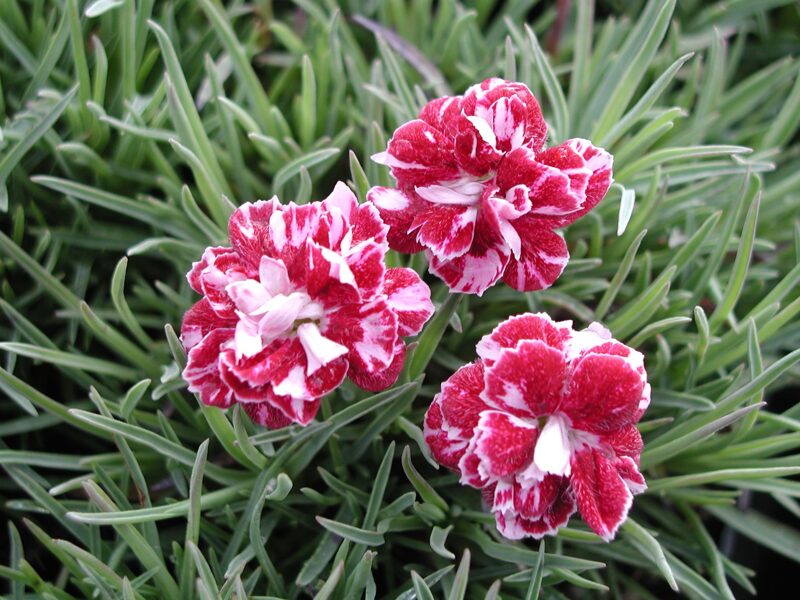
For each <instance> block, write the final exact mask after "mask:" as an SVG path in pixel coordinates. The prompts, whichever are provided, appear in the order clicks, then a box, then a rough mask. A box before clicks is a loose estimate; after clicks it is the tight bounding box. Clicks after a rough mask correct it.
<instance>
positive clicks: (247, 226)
mask: <svg viewBox="0 0 800 600" xmlns="http://www.w3.org/2000/svg"><path fill="white" fill-rule="evenodd" d="M281 208H282V207H281V205H280V204H279V203H278V199H277V198H276V197H273V198H271V199H270V200H259V201H258V202H248V203H247V204H243V205H242V206H240V207H239V208H237V209H236V210H235V211H233V214H232V215H231V217H230V219H229V220H228V236H229V237H230V240H231V245H232V246H233V248H234V250H236V251H237V252H238V253H239V255H240V256H241V257H242V258H243V259H244V260H245V261H247V262H248V263H249V264H250V266H251V267H252V268H254V269H258V265H259V263H260V261H261V256H262V255H264V254H267V255H269V256H276V254H275V247H274V245H273V243H272V234H271V232H270V218H271V217H272V214H273V213H274V212H276V211H279V210H281Z"/></svg>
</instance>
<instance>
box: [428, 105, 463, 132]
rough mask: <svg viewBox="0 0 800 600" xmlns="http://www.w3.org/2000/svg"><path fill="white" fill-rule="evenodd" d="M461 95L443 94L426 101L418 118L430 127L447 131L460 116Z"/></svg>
mask: <svg viewBox="0 0 800 600" xmlns="http://www.w3.org/2000/svg"><path fill="white" fill-rule="evenodd" d="M460 101H461V96H444V97H442V98H436V99H434V100H431V101H430V102H428V103H427V104H426V105H425V106H423V107H422V110H421V111H420V113H419V118H420V119H421V120H423V121H425V122H426V123H427V124H428V125H430V126H431V127H434V128H435V129H438V130H439V131H441V132H444V133H447V132H448V130H450V129H452V128H453V124H454V123H455V122H457V121H458V120H459V119H461V118H463V117H462V116H461V108H460V106H459V102H460Z"/></svg>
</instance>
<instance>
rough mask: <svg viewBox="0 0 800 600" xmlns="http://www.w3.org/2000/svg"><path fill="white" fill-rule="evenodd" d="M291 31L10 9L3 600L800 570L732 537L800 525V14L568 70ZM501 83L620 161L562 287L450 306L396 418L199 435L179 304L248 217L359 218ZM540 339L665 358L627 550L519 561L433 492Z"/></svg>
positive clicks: (586, 21) (572, 64)
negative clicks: (796, 387)
mask: <svg viewBox="0 0 800 600" xmlns="http://www.w3.org/2000/svg"><path fill="white" fill-rule="evenodd" d="M284 4H288V3H274V6H273V3H271V2H270V1H269V0H249V1H245V2H243V1H231V2H220V1H219V0H199V1H197V2H192V1H189V0H174V1H172V2H155V0H90V1H83V0H69V1H66V2H51V1H39V0H6V1H5V2H2V3H0V210H1V211H2V213H3V215H4V216H3V217H2V221H3V232H0V308H2V312H3V315H4V319H3V321H2V323H0V339H2V340H3V342H2V344H0V350H2V355H3V363H4V364H3V366H2V368H0V390H2V392H3V401H2V404H0V414H2V418H3V422H2V424H0V466H2V468H3V472H4V476H3V478H2V479H1V480H0V483H1V484H2V487H0V499H2V501H3V513H4V517H5V518H6V519H7V520H8V540H9V542H8V544H7V548H8V550H7V552H6V554H5V556H4V559H5V560H6V565H5V566H2V567H0V578H2V579H3V580H5V581H6V582H7V584H8V589H9V596H8V597H9V598H14V599H15V600H16V599H21V598H33V597H36V598H43V599H44V598H46V599H59V600H61V599H63V600H69V599H73V598H76V599H77V598H90V597H91V598H94V597H97V598H104V599H112V598H113V599H117V598H124V599H125V600H128V599H137V600H145V599H151V598H168V599H170V600H172V599H185V600H189V599H191V598H203V599H205V598H214V599H216V598H239V599H240V600H241V599H242V598H245V597H247V598H254V599H256V598H264V599H266V598H273V597H279V598H309V597H314V598H320V599H322V598H334V599H336V598H347V599H350V598H358V597H366V598H376V597H381V598H402V599H411V598H415V597H416V598H448V599H453V600H458V599H461V598H496V597H503V598H563V597H565V595H566V596H568V597H594V595H595V594H597V593H598V592H600V591H606V590H609V591H610V592H611V593H613V594H614V596H615V597H620V596H623V595H626V596H636V595H637V594H638V595H641V597H649V596H648V592H647V590H648V589H649V590H667V589H668V587H671V588H673V589H676V588H677V589H678V590H680V592H681V593H683V594H684V595H686V596H689V597H698V598H718V597H724V598H730V597H732V592H731V589H730V585H732V584H733V583H736V584H737V585H739V586H742V587H743V588H744V589H751V586H750V583H749V581H748V579H749V578H750V577H751V576H752V572H751V571H749V570H748V569H747V568H745V567H743V566H742V565H739V564H737V563H735V562H733V561H732V560H731V559H730V558H729V557H728V556H726V555H725V554H724V552H723V551H722V550H721V549H720V544H719V536H718V533H717V532H718V531H719V527H718V525H719V524H722V525H725V526H727V527H729V528H731V529H732V530H734V531H736V532H737V533H738V534H739V535H742V536H744V537H746V538H748V539H749V540H752V542H753V543H754V544H761V545H764V546H766V547H768V548H770V549H772V550H774V551H776V552H778V553H781V554H783V555H785V556H787V557H789V558H790V559H792V560H795V561H796V560H798V556H800V551H798V548H800V526H798V525H797V523H796V522H794V523H781V522H778V521H776V520H775V519H773V518H770V517H768V516H765V515H762V514H760V513H758V512H756V511H749V512H746V513H744V512H742V511H741V510H740V509H739V508H738V506H737V499H738V498H739V497H740V496H741V494H742V493H743V492H747V493H748V494H749V493H753V492H757V493H761V494H767V495H769V496H771V497H772V498H774V499H775V500H777V501H778V502H779V503H780V504H781V505H782V506H783V507H785V508H786V509H787V511H788V513H787V514H792V515H793V517H794V519H796V518H797V517H800V504H798V497H800V485H799V484H798V482H797V481H796V480H795V479H793V476H794V475H796V474H797V473H798V468H797V464H798V461H800V433H798V432H800V407H798V406H797V405H795V406H794V407H792V408H789V409H788V410H786V411H785V412H783V413H779V412H775V411H774V410H770V407H769V405H767V406H765V404H764V401H765V399H767V400H768V399H769V398H770V396H771V395H772V394H773V393H774V392H775V391H776V390H778V389H779V388H780V387H781V386H785V385H787V384H788V383H790V382H791V381H792V380H794V381H796V380H797V376H798V373H800V371H798V367H797V363H798V362H800V351H798V350H794V349H795V348H797V347H798V346H800V318H798V313H799V312H800V296H798V290H800V286H799V285H798V283H800V267H798V265H797V263H798V258H800V225H799V224H798V212H797V206H798V202H799V201H800V196H799V195H798V191H797V190H798V189H800V151H799V150H800V145H798V144H796V140H797V139H798V137H797V131H798V127H800V118H798V115H800V69H799V68H798V63H797V60H796V59H795V58H792V57H786V56H788V55H792V54H797V52H798V50H799V49H800V44H799V43H798V38H797V33H796V32H797V31H798V23H799V22H800V17H799V16H798V13H797V11H796V7H793V6H790V5H791V4H792V3H791V2H789V1H781V0H777V1H776V0H758V1H756V0H734V1H732V2H727V3H714V4H711V3H704V2H700V1H699V0H687V1H686V2H678V3H676V2H674V1H672V2H662V1H660V0H650V1H649V2H646V3H645V2H625V3H621V2H609V3H604V2H601V3H598V6H596V7H595V6H593V3H592V2H590V1H586V0H584V1H578V2H574V3H572V4H573V5H574V10H573V11H572V12H571V13H570V14H568V15H566V17H567V19H566V22H565V28H564V30H563V32H562V34H561V36H560V38H558V36H556V37H553V30H554V28H553V24H554V22H555V21H556V19H557V14H556V10H557V9H556V3H544V2H543V3H539V4H537V3H536V2H533V1H530V0H516V1H512V2H497V1H495V0H475V1H473V2H463V3H462V2H456V1H455V0H444V1H442V2H438V3H433V2H431V1H430V0H388V1H386V2H360V1H357V0H349V1H343V2H339V3H336V2H333V1H332V0H295V2H294V6H293V7H289V6H284ZM434 4H435V7H434ZM558 4H559V5H561V4H562V3H558ZM563 4H564V5H568V4H569V3H563ZM623 11H626V12H627V13H628V14H624V13H623ZM609 13H613V15H614V16H608V17H607V16H603V15H607V14H609ZM785 57H786V58H785ZM504 74H505V75H506V76H507V77H516V78H518V79H519V80H521V81H524V82H525V83H527V84H528V85H529V86H530V87H531V88H532V89H533V90H534V92H535V93H536V94H537V96H538V97H539V98H540V99H541V101H542V103H543V106H544V110H545V116H546V118H547V119H548V121H549V122H550V123H551V124H552V126H553V140H552V141H554V142H556V141H560V140H563V139H566V138H569V137H575V136H586V137H591V138H592V139H593V140H594V141H595V142H596V143H598V144H602V145H606V146H607V147H608V148H609V149H610V150H611V151H612V152H613V153H614V155H615V157H616V159H615V161H616V162H615V174H616V180H617V181H616V183H617V184H616V185H615V186H614V187H613V188H612V190H611V191H610V192H609V194H608V197H607V198H606V199H605V200H604V201H603V203H602V204H601V205H600V206H599V207H598V208H597V209H596V210H595V211H594V212H593V214H591V215H589V216H588V217H586V218H585V219H582V220H581V221H579V222H578V223H576V224H575V225H573V226H571V227H570V228H569V229H568V230H567V231H566V237H567V240H568V242H569V245H570V250H571V254H572V257H573V258H572V261H571V263H570V265H569V267H568V268H567V271H566V273H565V275H564V276H563V277H562V278H561V279H560V280H559V281H558V282H557V284H556V285H555V286H554V287H553V288H551V289H548V290H545V291H541V292H537V293H533V294H519V293H517V292H513V291H512V290H510V289H508V288H506V287H503V286H497V287H494V288H492V289H491V290H489V291H488V292H487V293H486V294H485V295H484V296H483V297H481V298H478V297H472V296H463V297H457V296H451V297H449V298H448V297H447V295H446V290H445V289H443V288H442V286H441V284H440V283H438V282H434V281H433V280H431V284H432V287H433V291H434V299H435V300H436V302H437V305H438V306H439V309H438V313H437V315H436V316H435V317H434V318H433V319H432V320H431V322H430V324H429V325H428V327H427V329H426V330H425V331H424V332H423V333H422V334H421V336H420V338H419V340H418V344H417V345H416V349H415V350H414V351H413V352H412V353H411V354H410V358H409V360H408V364H407V368H406V371H405V372H404V374H403V378H402V380H401V382H400V383H398V385H397V386H396V387H395V388H393V389H392V390H388V391H386V392H382V393H380V394H377V395H372V396H370V395H367V394H365V393H363V392H361V391H359V390H356V389H355V388H354V387H352V386H349V385H345V386H343V387H342V388H341V389H339V390H337V392H335V393H334V394H331V395H330V396H329V397H328V398H326V399H325V401H324V402H323V407H322V410H321V412H320V418H319V419H318V422H315V423H314V424H312V425H310V426H309V427H307V428H304V429H302V428H298V427H290V428H287V429H284V430H279V431H265V430H258V429H257V428H256V427H254V426H253V425H252V424H251V423H250V422H249V420H248V419H247V418H245V417H244V415H243V414H242V412H241V411H240V410H238V409H236V410H231V411H228V412H227V413H223V412H222V411H220V410H218V409H216V408H209V407H204V406H200V405H199V404H198V402H197V401H196V399H195V398H193V397H192V396H191V394H189V393H188V392H187V391H186V390H185V384H184V383H183V381H182V380H181V378H180V375H179V373H180V369H181V368H182V366H183V364H184V361H185V356H184V355H183V350H182V348H181V346H180V344H179V342H178V341H177V338H176V336H175V330H176V329H177V328H178V327H179V324H180V319H181V315H182V314H183V312H184V311H185V310H186V309H187V308H188V307H189V306H190V304H191V302H192V301H193V299H194V298H193V294H192V292H191V290H190V289H189V288H188V285H187V284H186V281H185V279H184V274H185V272H186V271H187V270H188V267H189V265H190V262H191V261H192V260H195V259H197V257H198V256H199V255H200V253H201V251H202V249H203V248H205V247H206V246H208V245H216V244H223V243H225V237H226V235H225V225H226V221H227V217H228V215H229V214H230V212H231V210H232V209H233V207H234V206H236V205H237V204H240V203H242V202H245V201H249V200H253V199H255V198H256V197H262V198H263V197H269V196H270V195H271V194H273V193H275V194H279V195H280V196H281V197H282V198H283V199H286V200H289V199H294V200H297V201H300V202H307V201H309V200H310V199H316V198H321V197H324V196H325V195H326V194H327V192H328V190H330V189H331V188H332V185H333V182H334V181H336V180H337V179H345V180H346V179H348V178H349V179H350V184H351V185H352V187H353V189H354V190H355V191H356V193H357V194H358V195H359V197H360V198H362V199H363V197H364V194H365V192H366V190H367V189H368V187H369V185H376V184H384V183H387V182H388V181H389V178H388V172H387V170H386V169H384V168H383V167H380V166H378V165H376V164H374V163H372V162H371V161H369V156H370V155H371V154H373V153H375V152H377V151H380V150H382V149H383V147H384V146H385V143H386V140H387V139H388V138H389V137H390V136H391V133H392V131H393V129H394V128H395V127H396V126H397V125H399V124H400V123H402V122H404V121H406V120H407V119H409V118H412V117H413V116H414V115H415V113H416V112H417V111H418V110H419V108H420V106H421V105H422V104H423V103H424V102H425V101H426V100H427V99H429V98H431V97H434V96H437V95H442V94H447V93H451V92H460V91H462V90H463V89H464V88H465V87H466V86H468V85H470V84H472V83H474V82H476V81H480V80H481V79H483V78H485V77H488V76H502V75H504ZM392 260H393V261H395V263H396V264H400V263H401V262H403V261H409V262H408V264H410V266H412V267H413V268H416V269H424V266H425V265H424V264H423V263H422V262H421V261H420V257H413V258H409V257H401V256H398V255H393V256H392ZM528 310H543V311H547V312H549V313H550V314H551V315H552V316H553V317H555V318H559V319H564V318H567V319H573V320H574V321H575V322H576V325H580V326H584V325H586V324H588V323H589V322H591V321H593V320H601V321H603V322H605V323H606V324H607V325H609V327H610V328H611V329H612V331H613V333H614V335H615V337H618V338H619V339H622V340H623V341H626V342H628V343H630V344H632V345H635V346H637V347H639V348H640V349H642V350H643V351H644V352H645V354H646V356H647V368H648V372H649V374H650V381H651V384H652V386H653V403H652V405H651V407H650V409H649V411H648V413H647V415H646V417H645V421H643V422H642V423H641V425H640V428H641V430H642V433H643V435H644V439H645V452H644V454H643V456H642V466H643V468H644V471H645V474H646V477H647V479H648V483H649V485H650V489H649V491H648V492H647V493H646V494H644V495H642V496H639V497H637V499H636V502H635V504H634V507H633V510H632V513H631V519H630V520H629V521H628V522H627V524H626V525H625V527H624V528H623V530H622V531H621V532H620V534H619V535H618V538H617V540H616V541H614V542H613V543H611V544H608V545H606V544H603V543H601V542H600V540H599V538H597V537H596V536H595V535H594V534H593V533H591V532H590V531H589V530H588V529H587V528H586V527H585V526H584V525H583V523H582V522H581V521H580V519H578V518H577V517H575V518H574V519H573V520H572V521H571V523H570V527H569V528H567V529H565V530H563V531H562V532H561V533H560V534H559V536H558V537H557V538H555V539H547V541H546V544H545V543H544V542H542V543H541V544H534V543H531V542H528V543H522V542H514V543H510V542H507V541H505V540H502V539H501V538H500V537H499V536H498V535H497V533H496V531H495V530H494V526H493V518H492V517H491V515H488V514H486V513H485V512H483V511H482V508H481V501H480V494H479V493H477V492H476V491H475V490H472V489H468V488H463V487H461V486H459V485H458V483H457V479H456V477H455V476H454V475H452V474H450V473H446V472H444V471H436V470H435V469H434V467H433V466H432V465H431V464H430V457H429V456H428V453H427V449H426V448H425V447H424V443H423V441H422V437H421V432H420V430H419V426H420V424H421V421H422V415H423V413H424V410H425V408H426V406H427V404H428V402H429V401H430V399H431V398H432V396H433V394H435V393H436V392H437V390H438V388H439V384H440V382H441V381H442V380H443V379H444V378H446V377H447V376H448V375H449V374H450V373H451V372H452V371H453V369H455V368H457V367H458V366H459V365H461V364H464V363H465V362H468V361H471V360H473V358H474V346H475V343H476V342H477V340H478V339H479V338H480V337H481V336H482V335H484V334H485V333H487V332H489V331H490V330H491V329H492V328H493V327H494V326H495V325H496V324H497V323H499V322H500V321H501V320H503V319H505V318H506V317H507V316H508V315H511V314H516V313H520V312H524V311H528ZM165 326H166V327H165ZM423 376H424V381H423V380H422V377H423ZM652 593H654V594H655V596H660V595H661V593H660V592H658V591H656V592H652ZM665 593H666V592H665Z"/></svg>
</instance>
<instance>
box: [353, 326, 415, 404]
mask: <svg viewBox="0 0 800 600" xmlns="http://www.w3.org/2000/svg"><path fill="white" fill-rule="evenodd" d="M405 358H406V345H405V342H403V340H401V339H400V338H397V341H396V342H395V347H394V358H392V362H391V364H390V365H389V366H388V367H386V368H385V369H381V370H379V371H374V372H369V371H367V370H366V369H365V368H364V367H363V365H361V364H360V363H358V362H355V361H354V362H353V363H352V364H351V365H350V372H349V373H348V375H349V377H350V379H351V380H352V382H353V383H355V384H356V385H357V386H358V387H360V388H361V389H362V390H367V391H368V392H380V391H381V390H385V389H387V388H389V387H391V386H392V385H394V383H395V381H397V378H398V377H399V376H400V371H402V370H403V363H404V362H405Z"/></svg>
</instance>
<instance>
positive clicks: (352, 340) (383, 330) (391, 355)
mask: <svg viewBox="0 0 800 600" xmlns="http://www.w3.org/2000/svg"><path fill="white" fill-rule="evenodd" d="M326 321H327V322H326V323H324V329H323V331H322V333H323V334H324V335H325V337H327V338H328V339H330V340H332V341H334V342H336V343H338V344H342V345H343V346H346V347H347V348H348V349H349V353H348V354H347V358H348V359H349V360H350V363H351V365H352V366H353V368H355V369H357V370H361V371H366V372H367V373H373V374H374V373H377V372H378V371H383V370H385V369H387V368H388V367H389V365H391V364H392V361H394V359H395V357H396V353H397V347H396V343H397V339H398V335H397V315H396V314H395V313H394V311H392V310H391V309H390V308H389V305H388V304H387V303H386V301H385V300H374V301H372V302H370V303H368V304H361V305H356V304H353V305H349V306H345V307H343V308H340V309H339V310H336V311H334V312H332V313H330V314H328V315H327V318H326Z"/></svg>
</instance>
